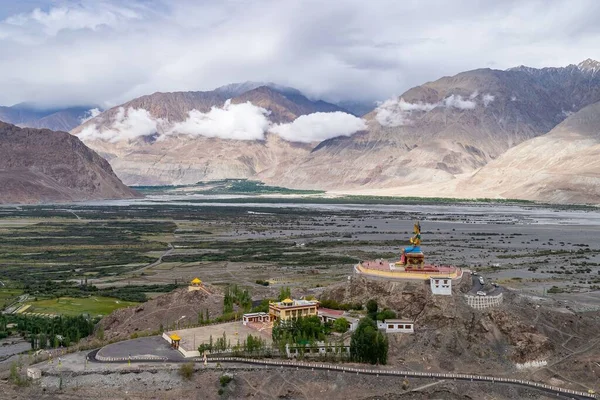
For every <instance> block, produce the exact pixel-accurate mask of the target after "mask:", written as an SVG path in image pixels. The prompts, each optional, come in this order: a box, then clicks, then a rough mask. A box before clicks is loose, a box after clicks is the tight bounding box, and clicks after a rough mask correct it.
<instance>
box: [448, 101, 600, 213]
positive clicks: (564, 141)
mask: <svg viewBox="0 0 600 400" xmlns="http://www.w3.org/2000/svg"><path fill="white" fill-rule="evenodd" d="M474 187H475V188H477V190H478V192H479V193H488V194H489V193H494V194H496V195H500V196H503V197H507V198H520V199H530V200H543V201H548V202H555V203H600V102H599V103H595V104H592V105H590V106H587V107H585V108H584V109H582V110H581V111H579V112H577V113H575V114H573V115H571V116H570V117H568V118H567V119H566V120H565V121H563V122H562V123H561V124H559V125H558V126H557V127H555V128H554V129H552V131H550V132H549V133H548V134H546V135H543V136H540V137H537V138H534V139H531V140H528V141H526V142H523V143H521V144H520V145H518V146H515V147H514V148H512V149H510V150H508V151H507V152H506V153H505V154H503V155H502V156H500V157H499V158H498V159H497V160H494V161H492V162H490V163H489V164H488V165H486V166H485V167H483V168H482V169H481V170H480V171H478V172H477V173H476V174H475V175H474V176H473V177H472V178H471V179H468V180H467V181H466V182H464V183H462V184H459V185H458V187H457V190H458V192H459V193H461V192H464V191H470V190H472V188H474Z"/></svg>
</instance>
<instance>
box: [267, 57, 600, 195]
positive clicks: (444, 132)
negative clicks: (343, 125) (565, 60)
mask: <svg viewBox="0 0 600 400" xmlns="http://www.w3.org/2000/svg"><path fill="white" fill-rule="evenodd" d="M595 65H600V64H598V63H597V62H593V61H590V60H588V61H585V62H583V63H581V64H580V65H579V66H575V65H572V66H568V67H565V68H545V69H541V70H538V69H532V68H525V67H519V68H515V69H511V70H508V71H499V70H491V69H479V70H474V71H468V72H463V73H460V74H458V75H456V76H453V77H444V78H441V79H439V80H437V81H435V82H428V83H426V84H424V85H421V86H418V87H415V88H412V89H410V90H408V91H407V92H405V93H404V94H402V96H400V97H399V98H398V99H392V100H390V101H388V102H385V103H383V104H382V105H381V106H379V107H378V108H377V109H376V110H374V111H373V112H371V113H369V114H367V115H366V116H365V119H366V120H367V121H368V129H367V130H365V131H363V132H359V133H356V134H354V135H353V136H351V137H339V138H334V139H330V140H327V141H324V142H323V143H321V144H319V145H318V146H316V147H315V149H314V150H313V151H312V152H311V154H310V155H309V156H308V157H307V158H306V159H305V160H303V162H302V163H301V164H300V165H299V166H290V167H289V168H288V169H282V170H280V171H278V173H277V174H275V175H274V176H273V177H272V178H270V180H269V181H270V182H273V183H278V184H282V183H284V182H285V183H287V184H288V185H291V186H294V187H303V188H321V189H322V188H325V189H356V188H393V187H396V188H397V187H403V186H409V185H415V184H419V183H429V182H436V183H439V182H445V181H451V180H453V179H455V178H456V176H457V175H460V174H466V173H471V172H473V171H475V170H477V169H478V168H480V167H482V166H484V165H486V164H487V163H489V162H490V161H492V160H494V159H496V158H498V157H499V156H500V155H501V154H503V153H504V152H505V151H506V150H508V149H509V148H511V147H513V146H515V145H517V144H519V143H521V142H523V141H525V140H528V139H531V138H533V137H537V136H540V135H543V134H544V133H547V132H548V131H550V130H551V129H552V128H553V127H554V126H556V125H557V124H558V123H560V122H561V121H562V120H564V118H566V117H567V116H568V115H570V114H571V113H573V112H577V111H578V110H579V109H581V108H582V107H585V106H587V105H589V104H590V103H593V102H597V101H599V100H600V74H598V73H597V72H596V71H597V68H596V67H595ZM330 165H335V166H336V168H327V166H330ZM317 172H318V173H317Z"/></svg>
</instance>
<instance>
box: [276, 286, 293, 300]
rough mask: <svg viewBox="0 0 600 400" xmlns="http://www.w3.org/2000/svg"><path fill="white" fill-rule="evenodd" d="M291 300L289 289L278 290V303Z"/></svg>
mask: <svg viewBox="0 0 600 400" xmlns="http://www.w3.org/2000/svg"><path fill="white" fill-rule="evenodd" d="M291 298H292V291H291V290H290V288H289V287H287V286H286V287H282V288H281V289H279V297H278V298H277V300H278V301H283V300H285V299H291Z"/></svg>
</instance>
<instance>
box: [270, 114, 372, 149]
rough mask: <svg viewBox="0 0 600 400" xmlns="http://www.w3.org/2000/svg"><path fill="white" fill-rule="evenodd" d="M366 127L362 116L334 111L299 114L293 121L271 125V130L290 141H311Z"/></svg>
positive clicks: (345, 133)
mask: <svg viewBox="0 0 600 400" xmlns="http://www.w3.org/2000/svg"><path fill="white" fill-rule="evenodd" d="M366 128H367V126H366V124H365V121H364V120H363V119H362V118H358V117H355V116H354V115H351V114H347V113H344V112H340V111H336V112H329V113H324V112H316V113H312V114H308V115H301V116H300V117H298V118H296V119H295V120H294V121H293V122H290V123H287V124H278V125H275V126H273V127H272V128H271V131H272V132H274V133H276V134H278V135H279V136H281V137H282V138H283V139H285V140H287V141H290V142H301V143H311V142H320V141H323V140H326V139H331V138H334V137H338V136H350V135H352V134H353V133H356V132H358V131H360V130H363V129H366Z"/></svg>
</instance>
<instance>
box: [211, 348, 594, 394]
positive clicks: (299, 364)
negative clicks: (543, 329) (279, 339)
mask: <svg viewBox="0 0 600 400" xmlns="http://www.w3.org/2000/svg"><path fill="white" fill-rule="evenodd" d="M210 361H211V362H236V363H248V364H259V365H260V364H262V365H264V366H265V367H268V366H273V367H274V368H278V367H279V368H294V367H295V368H296V369H299V368H303V369H312V370H315V369H320V370H327V371H340V372H343V373H345V372H348V373H355V374H368V375H377V376H379V375H392V376H400V377H404V378H407V377H413V378H436V379H454V380H463V381H471V382H474V381H478V382H491V383H503V384H512V385H517V386H524V387H529V388H533V389H538V390H543V391H546V392H551V393H553V394H556V395H557V396H559V395H562V396H565V397H568V398H573V396H578V397H580V398H586V399H597V397H596V396H595V395H593V394H590V393H586V392H579V391H577V390H571V389H563V388H560V387H556V386H550V385H546V384H543V383H539V382H533V381H526V380H522V379H512V378H500V377H494V376H485V375H468V374H445V373H436V372H414V371H397V370H384V369H381V370H380V369H362V368H351V367H343V366H340V365H329V364H322V363H307V362H298V361H296V362H292V361H267V360H254V359H247V358H240V357H215V358H211V360H210Z"/></svg>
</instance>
